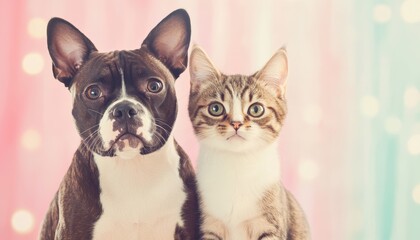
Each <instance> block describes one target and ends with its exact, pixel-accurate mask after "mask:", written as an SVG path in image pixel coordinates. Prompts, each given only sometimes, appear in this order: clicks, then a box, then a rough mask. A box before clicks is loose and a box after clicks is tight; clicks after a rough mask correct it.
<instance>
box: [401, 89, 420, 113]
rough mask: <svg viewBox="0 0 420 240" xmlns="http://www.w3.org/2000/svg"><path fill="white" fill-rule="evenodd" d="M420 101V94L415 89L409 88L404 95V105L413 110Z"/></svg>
mask: <svg viewBox="0 0 420 240" xmlns="http://www.w3.org/2000/svg"><path fill="white" fill-rule="evenodd" d="M419 101H420V93H419V91H418V90H417V88H415V87H409V88H407V89H406V90H405V93H404V105H405V106H406V107H407V108H409V109H411V108H415V107H416V106H417V104H418V102H419Z"/></svg>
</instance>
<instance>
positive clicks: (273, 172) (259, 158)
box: [197, 143, 280, 240]
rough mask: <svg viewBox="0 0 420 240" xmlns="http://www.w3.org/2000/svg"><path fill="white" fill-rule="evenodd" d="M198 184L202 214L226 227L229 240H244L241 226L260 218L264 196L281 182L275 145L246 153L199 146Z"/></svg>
mask: <svg viewBox="0 0 420 240" xmlns="http://www.w3.org/2000/svg"><path fill="white" fill-rule="evenodd" d="M261 173H264V174H261ZM197 180H198V186H199V191H200V193H201V197H202V201H203V207H204V209H205V211H206V212H207V213H209V214H210V215H212V216H213V217H215V218H217V219H219V220H221V221H222V222H223V223H224V224H225V225H226V226H227V227H228V231H229V236H230V237H229V239H231V240H243V239H245V237H244V236H246V234H245V228H244V227H243V225H242V226H241V224H242V223H244V221H245V220H247V219H252V218H254V217H257V216H259V214H260V210H259V209H258V206H259V204H258V203H259V201H260V200H261V196H262V195H263V192H265V191H266V190H268V188H269V187H270V186H271V185H272V184H274V183H278V182H279V181H280V163H279V159H278V153H277V144H276V143H274V144H271V145H269V146H268V147H265V148H261V149H260V150H258V151H253V152H248V153H237V152H230V151H223V150H221V151H215V150H214V148H209V147H206V146H203V145H201V146H200V152H199V158H198V172H197Z"/></svg>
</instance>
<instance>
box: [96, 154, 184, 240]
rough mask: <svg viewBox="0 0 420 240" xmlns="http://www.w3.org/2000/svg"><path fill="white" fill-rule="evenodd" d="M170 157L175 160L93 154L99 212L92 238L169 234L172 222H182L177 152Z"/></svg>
mask: <svg viewBox="0 0 420 240" xmlns="http://www.w3.org/2000/svg"><path fill="white" fill-rule="evenodd" d="M174 154H176V153H174ZM155 157H156V156H155ZM171 159H178V161H173V162H169V161H167V160H166V159H150V158H149V159H132V160H126V159H125V160H122V159H114V158H103V157H98V156H95V162H96V163H97V165H98V169H99V181H100V187H101V195H100V202H101V205H102V209H103V213H102V215H101V216H100V218H99V220H98V221H97V222H96V223H95V226H94V231H93V239H171V238H173V236H174V232H175V227H176V225H177V224H178V225H180V226H182V220H181V208H182V205H183V203H184V201H185V198H186V195H185V193H184V191H183V183H182V180H181V179H180V177H179V173H178V167H177V163H178V162H179V156H178V155H175V156H172V158H171Z"/></svg>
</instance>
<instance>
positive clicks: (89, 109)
mask: <svg viewBox="0 0 420 240" xmlns="http://www.w3.org/2000/svg"><path fill="white" fill-rule="evenodd" d="M87 110H88V111H91V112H94V113H97V114H99V115H101V116H103V115H104V114H103V113H100V112H98V111H96V110H93V109H91V108H88V109H87Z"/></svg>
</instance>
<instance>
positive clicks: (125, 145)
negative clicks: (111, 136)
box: [110, 132, 146, 152]
mask: <svg viewBox="0 0 420 240" xmlns="http://www.w3.org/2000/svg"><path fill="white" fill-rule="evenodd" d="M145 142H146V141H145V139H144V138H143V137H142V136H141V135H137V134H134V133H131V132H125V133H121V134H119V135H118V136H117V137H116V138H115V140H113V141H111V144H110V145H111V147H110V149H115V150H116V151H119V152H123V151H124V150H125V149H130V148H131V149H140V148H141V147H143V146H144V145H145Z"/></svg>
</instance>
